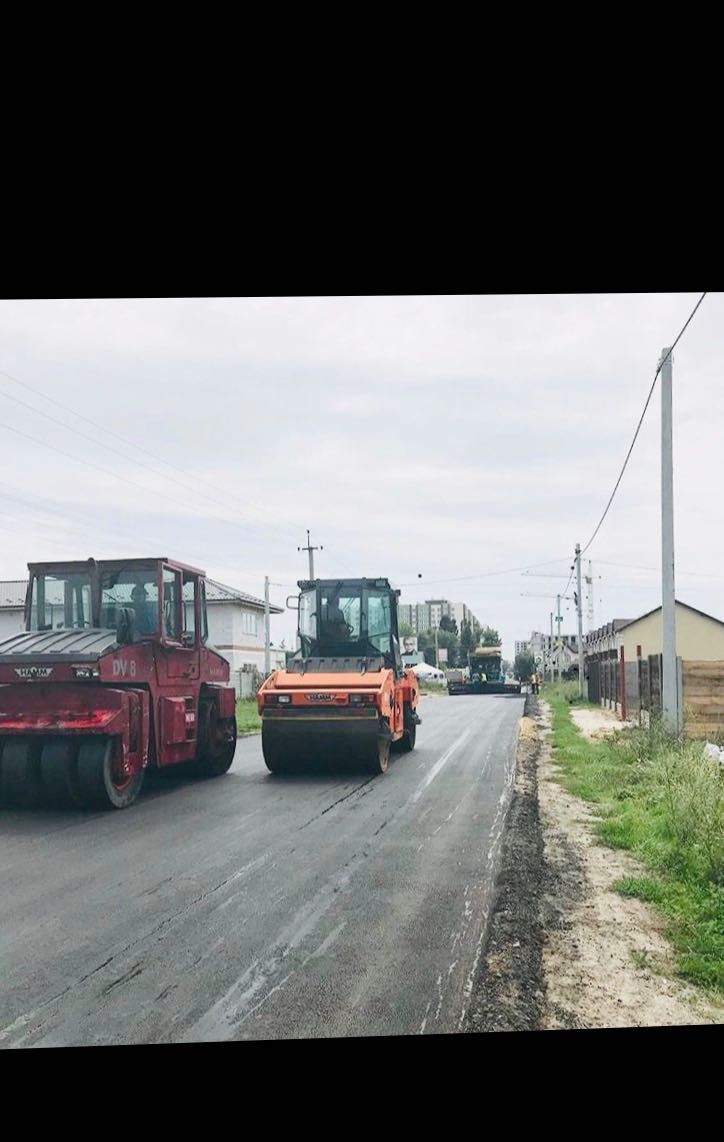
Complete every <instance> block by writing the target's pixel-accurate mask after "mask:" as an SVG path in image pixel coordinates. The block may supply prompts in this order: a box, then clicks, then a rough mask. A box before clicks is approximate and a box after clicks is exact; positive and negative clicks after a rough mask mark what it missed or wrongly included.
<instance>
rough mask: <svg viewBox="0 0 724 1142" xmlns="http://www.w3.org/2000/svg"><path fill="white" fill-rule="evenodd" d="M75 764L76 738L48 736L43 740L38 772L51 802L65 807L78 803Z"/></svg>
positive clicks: (76, 756) (76, 754) (76, 759)
mask: <svg viewBox="0 0 724 1142" xmlns="http://www.w3.org/2000/svg"><path fill="white" fill-rule="evenodd" d="M77 764H78V742H77V740H75V741H74V740H73V739H72V738H50V740H48V741H45V742H43V748H42V751H41V754H40V773H41V776H42V778H43V789H44V790H45V794H46V796H47V798H48V800H49V801H50V802H51V804H53V805H61V806H63V807H66V808H67V807H73V806H78V805H79V804H80V796H79V791H78V772H77Z"/></svg>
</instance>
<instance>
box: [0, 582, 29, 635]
mask: <svg viewBox="0 0 724 1142" xmlns="http://www.w3.org/2000/svg"><path fill="white" fill-rule="evenodd" d="M27 589H28V581H27V579H11V580H9V581H7V582H5V583H0V641H1V640H2V639H4V638H7V637H8V635H11V634H14V633H15V631H18V630H22V629H23V626H24V622H23V610H24V608H25V592H26V591H27Z"/></svg>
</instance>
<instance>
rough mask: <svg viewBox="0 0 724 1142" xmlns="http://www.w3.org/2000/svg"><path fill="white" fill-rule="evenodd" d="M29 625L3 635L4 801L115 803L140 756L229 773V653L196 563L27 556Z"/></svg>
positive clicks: (136, 788) (132, 781) (145, 763)
mask: <svg viewBox="0 0 724 1142" xmlns="http://www.w3.org/2000/svg"><path fill="white" fill-rule="evenodd" d="M28 570H29V572H30V580H29V584H28V593H27V597H26V603H25V630H23V631H19V632H18V633H17V634H15V635H11V636H9V637H8V638H5V639H4V640H3V641H2V642H0V800H2V801H4V802H6V803H7V802H9V803H11V804H13V803H14V804H21V805H32V804H37V803H40V802H42V801H43V800H45V799H49V800H50V801H52V802H59V803H65V804H74V805H79V806H82V807H89V808H90V807H105V808H125V807H126V806H127V805H130V804H131V803H132V802H133V801H134V800H135V799H136V797H137V796H138V793H139V792H140V789H141V785H142V783H143V777H144V773H145V771H146V770H147V768H148V767H156V768H164V767H167V766H171V765H176V764H179V763H181V762H194V763H196V767H197V768H198V769H199V770H200V772H202V773H203V774H205V775H208V776H215V775H218V774H221V773H224V772H226V770H228V768H229V766H230V765H231V762H232V760H233V757H234V748H235V744H236V716H235V707H236V701H235V694H234V690H233V688H232V687H231V686H229V685H228V682H229V664H228V662H227V661H226V659H224V658H223V657H222V656H221V655H220V654H219V653H218V652H217V651H215V650H214V649H213V648H212V647H210V646H208V645H207V638H208V626H207V621H206V596H205V575H204V572H203V571H200V570H198V569H197V568H194V567H189V566H186V565H185V564H182V563H177V562H174V561H172V560H170V559H167V558H164V557H159V558H153V559H128V560H101V561H97V562H96V561H95V560H88V561H87V562H72V563H33V564H29V565H28Z"/></svg>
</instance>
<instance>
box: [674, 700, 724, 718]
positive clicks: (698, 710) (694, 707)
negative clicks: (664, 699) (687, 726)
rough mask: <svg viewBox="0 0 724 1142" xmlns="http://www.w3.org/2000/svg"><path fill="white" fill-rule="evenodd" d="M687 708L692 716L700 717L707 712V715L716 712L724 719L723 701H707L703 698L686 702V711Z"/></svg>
mask: <svg viewBox="0 0 724 1142" xmlns="http://www.w3.org/2000/svg"><path fill="white" fill-rule="evenodd" d="M686 710H690V711H691V716H692V717H694V718H699V717H701V716H702V715H703V714H707V715H711V714H715V715H721V717H722V719H724V706H723V705H721V703H719V702H707V701H706V700H703V701H701V700H700V701H698V702H696V703H694V702H685V703H684V711H686Z"/></svg>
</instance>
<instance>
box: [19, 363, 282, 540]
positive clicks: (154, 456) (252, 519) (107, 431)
mask: <svg viewBox="0 0 724 1142" xmlns="http://www.w3.org/2000/svg"><path fill="white" fill-rule="evenodd" d="M0 376H2V377H6V378H7V379H8V380H9V381H12V382H13V384H16V385H20V386H21V387H22V388H24V389H28V391H29V392H32V393H35V394H36V395H37V396H39V397H40V398H41V399H42V400H46V401H48V402H49V403H50V404H53V405H56V406H57V407H58V408H61V409H62V410H63V411H64V412H66V413H70V415H71V416H75V417H77V418H78V419H79V420H83V421H85V422H86V423H87V424H90V425H91V426H92V427H93V428H97V429H98V430H99V431H100V432H102V433H104V434H106V435H108V436H113V437H115V439H116V440H120V441H121V443H122V444H125V445H126V447H130V448H135V449H137V450H138V451H139V452H143V453H144V455H146V456H150V457H151V458H152V459H154V460H157V461H160V462H161V463H162V464H164V465H165V466H166V467H167V468H171V469H173V471H176V472H180V473H181V474H182V475H185V474H186V472H185V470H184V469H183V468H179V467H178V465H176V464H172V463H170V461H168V460H165V459H164V458H163V456H160V455H159V454H158V453H153V452H150V451H149V450H148V449H147V448H143V447H142V445H140V444H136V443H135V442H134V441H131V440H128V439H127V438H126V437H124V436H121V435H120V433H118V432H113V431H112V429H109V428H106V427H104V426H103V425H101V424H98V423H97V421H94V420H91V418H90V417H88V416H84V414H83V413H81V412H76V410H75V409H74V408H71V406H70V405H66V404H63V403H62V402H61V401H58V400H55V399H54V398H53V397H49V396H46V394H45V393H43V392H41V390H40V389H36V388H34V387H33V386H32V385H29V384H27V383H26V382H25V381H21V380H19V379H18V378H17V377H14V376H13V375H12V374H11V373H8V372H6V371H5V370H4V369H0ZM0 396H3V397H5V399H6V400H10V401H14V402H15V404H19V405H21V406H22V407H23V408H27V409H30V411H31V412H34V413H37V415H38V416H42V417H45V419H46V420H50V421H51V422H52V423H53V424H58V425H60V427H61V428H65V429H67V430H68V431H70V432H75V433H76V435H77V436H80V437H81V438H82V439H83V440H89V441H90V442H91V443H92V444H95V445H96V446H97V447H99V448H101V449H103V450H104V451H106V452H114V453H115V454H116V455H118V456H122V457H124V458H125V453H123V452H120V451H119V450H118V449H117V448H113V447H112V446H111V445H110V444H108V443H107V442H106V441H104V440H98V439H96V438H94V437H92V436H89V435H88V434H87V433H85V432H81V431H80V429H78V428H75V427H74V426H73V425H72V424H66V423H64V422H63V421H62V420H58V419H57V417H54V416H50V414H49V413H47V412H43V411H42V409H39V408H35V407H34V405H31V404H28V403H27V401H22V400H20V399H19V398H18V397H14V396H11V395H10V393H5V392H2V390H0ZM138 463H143V461H138ZM144 467H146V468H148V469H149V470H150V471H152V472H156V473H157V474H158V475H160V476H161V478H162V479H164V480H169V481H171V482H172V483H175V484H178V486H179V487H182V488H184V489H185V490H186V491H190V492H193V493H194V494H195V495H197V496H201V497H203V498H204V499H206V500H209V501H210V502H211V503H214V504H217V503H218V489H216V488H214V486H213V484H210V483H209V482H208V481H207V480H203V479H202V478H201V477H200V476H197V477H195V479H196V481H197V482H198V483H201V484H204V485H205V486H206V487H208V488H212V489H213V491H214V492H215V493H216V495H215V496H214V498H213V499H212V497H211V496H208V495H206V494H205V493H204V492H202V491H200V490H199V489H198V488H196V487H194V486H192V485H191V484H187V483H184V482H183V481H182V480H178V479H177V478H176V477H174V476H169V475H167V474H166V473H164V472H161V471H160V470H159V468H158V467H156V466H155V465H151V464H144ZM121 478H123V477H121ZM225 495H227V496H229V497H230V498H232V499H237V497H236V496H234V495H233V493H230V492H228V491H226V492H225ZM237 502H238V503H241V501H240V500H238V499H237ZM244 510H245V512H246V513H247V514H246V519H247V520H248V521H249V523H258V524H261V525H262V526H268V525H266V524H265V523H264V517H263V516H258V515H257V516H255V515H253V514H251V515H249V514H248V509H247V508H246V505H245V508H244ZM217 518H222V517H217ZM241 518H244V517H241ZM229 522H231V521H229ZM269 530H272V531H274V532H276V534H277V535H280V536H283V537H284V538H285V539H287V538H291V536H292V532H291V531H285V530H282V529H279V528H276V527H271V528H270V529H269Z"/></svg>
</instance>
